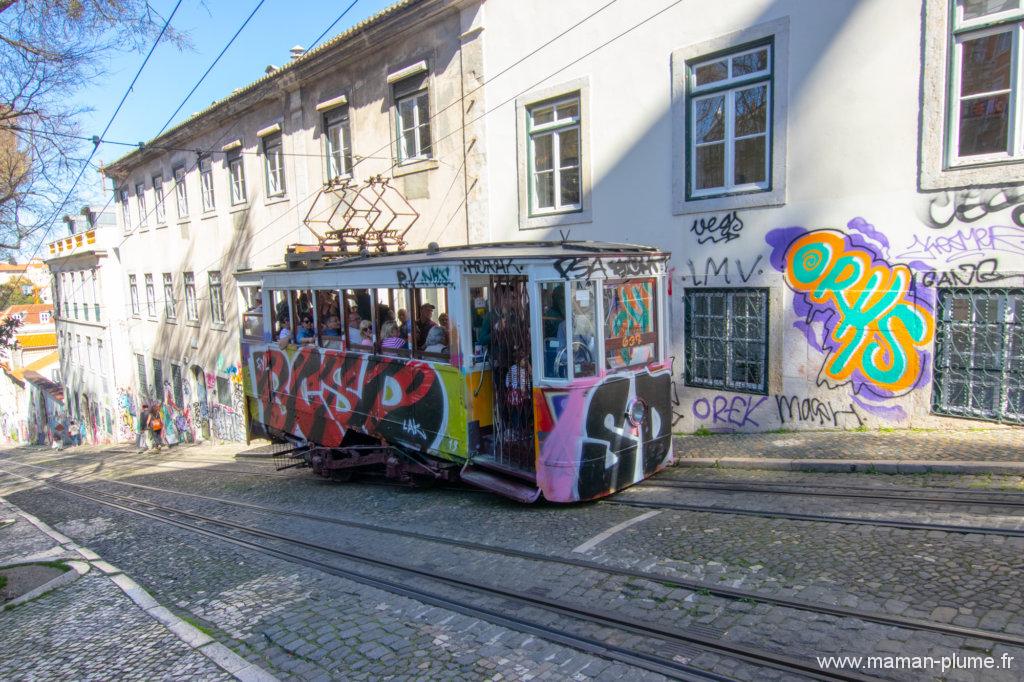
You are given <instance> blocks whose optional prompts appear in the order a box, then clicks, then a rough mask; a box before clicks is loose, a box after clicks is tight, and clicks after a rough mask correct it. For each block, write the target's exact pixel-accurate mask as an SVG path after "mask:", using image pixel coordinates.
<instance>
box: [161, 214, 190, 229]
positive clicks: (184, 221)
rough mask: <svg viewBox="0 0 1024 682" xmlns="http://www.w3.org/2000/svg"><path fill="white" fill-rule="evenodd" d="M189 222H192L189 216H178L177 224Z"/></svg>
mask: <svg viewBox="0 0 1024 682" xmlns="http://www.w3.org/2000/svg"><path fill="white" fill-rule="evenodd" d="M190 222H192V219H191V218H189V217H188V216H185V217H184V218H178V225H185V224H188V223H190ZM163 227H167V226H166V225H164V226H163Z"/></svg>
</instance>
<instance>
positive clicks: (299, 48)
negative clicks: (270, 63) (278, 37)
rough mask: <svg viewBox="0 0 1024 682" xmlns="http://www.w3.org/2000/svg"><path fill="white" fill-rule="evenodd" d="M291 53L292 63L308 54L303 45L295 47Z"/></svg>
mask: <svg viewBox="0 0 1024 682" xmlns="http://www.w3.org/2000/svg"><path fill="white" fill-rule="evenodd" d="M289 52H291V53H292V61H293V62H294V61H295V60H296V59H298V58H299V57H301V56H302V55H304V54H306V48H304V47H303V46H302V45H296V46H295V47H293V48H292V49H290V50H289Z"/></svg>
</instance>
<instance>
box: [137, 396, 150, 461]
mask: <svg viewBox="0 0 1024 682" xmlns="http://www.w3.org/2000/svg"><path fill="white" fill-rule="evenodd" d="M136 422H137V423H136V425H135V426H136V428H135V449H136V450H138V451H139V452H145V451H146V450H147V449H149V443H148V442H147V440H148V439H147V436H146V432H147V431H149V403H142V409H140V410H139V417H138V419H137V420H136Z"/></svg>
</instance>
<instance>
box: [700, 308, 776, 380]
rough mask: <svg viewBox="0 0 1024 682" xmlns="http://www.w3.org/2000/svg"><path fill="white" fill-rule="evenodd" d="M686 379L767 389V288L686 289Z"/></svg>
mask: <svg viewBox="0 0 1024 682" xmlns="http://www.w3.org/2000/svg"><path fill="white" fill-rule="evenodd" d="M684 300H685V301H686V322H685V325H686V375H685V376H686V384H687V385H688V386H705V387H708V388H717V389H725V390H730V391H746V392H754V393H767V392H768V382H767V372H766V368H765V366H766V364H767V360H768V292H767V291H765V290H763V289H694V290H687V291H686V294H685V297H684Z"/></svg>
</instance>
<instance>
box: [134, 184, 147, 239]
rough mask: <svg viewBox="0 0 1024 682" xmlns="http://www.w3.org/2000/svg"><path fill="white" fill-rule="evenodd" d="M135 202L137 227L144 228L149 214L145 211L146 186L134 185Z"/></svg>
mask: <svg viewBox="0 0 1024 682" xmlns="http://www.w3.org/2000/svg"><path fill="white" fill-rule="evenodd" d="M135 201H136V202H138V204H139V227H140V228H143V227H146V223H147V222H148V220H149V212H148V211H147V210H146V185H144V184H143V183H141V182H140V183H139V184H137V185H135Z"/></svg>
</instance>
